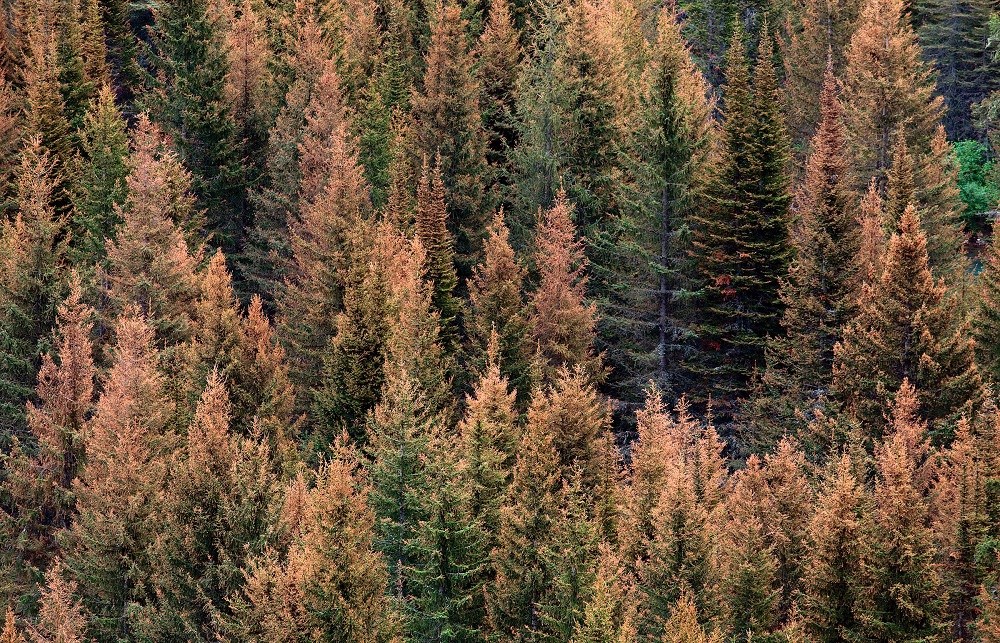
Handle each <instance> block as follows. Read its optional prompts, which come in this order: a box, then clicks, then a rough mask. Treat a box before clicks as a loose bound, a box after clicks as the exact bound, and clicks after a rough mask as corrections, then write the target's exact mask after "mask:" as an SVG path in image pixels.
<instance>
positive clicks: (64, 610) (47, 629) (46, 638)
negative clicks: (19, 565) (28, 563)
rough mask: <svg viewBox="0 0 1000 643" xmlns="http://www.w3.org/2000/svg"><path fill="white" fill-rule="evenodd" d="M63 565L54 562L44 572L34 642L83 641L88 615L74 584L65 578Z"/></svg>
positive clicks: (33, 634)
mask: <svg viewBox="0 0 1000 643" xmlns="http://www.w3.org/2000/svg"><path fill="white" fill-rule="evenodd" d="M65 573H66V570H65V568H64V567H63V564H62V563H61V562H60V561H56V562H55V563H54V564H53V565H52V566H51V567H50V568H49V570H48V572H46V573H45V587H44V588H43V589H42V598H41V604H40V606H39V609H38V623H37V624H36V625H35V626H34V627H33V628H32V632H31V634H32V638H33V639H34V640H35V643H83V641H85V640H86V638H85V636H86V629H87V614H86V612H85V611H84V609H83V606H82V605H81V604H80V599H79V598H77V596H76V590H77V584H76V583H75V582H74V581H72V580H66V578H64V575H65Z"/></svg>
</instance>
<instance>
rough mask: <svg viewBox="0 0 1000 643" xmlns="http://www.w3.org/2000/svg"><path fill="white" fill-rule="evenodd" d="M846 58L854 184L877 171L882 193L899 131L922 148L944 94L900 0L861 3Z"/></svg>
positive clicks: (858, 187)
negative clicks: (936, 91) (936, 94)
mask: <svg viewBox="0 0 1000 643" xmlns="http://www.w3.org/2000/svg"><path fill="white" fill-rule="evenodd" d="M845 58H846V62H845V67H844V73H843V86H844V89H843V94H842V100H843V102H844V116H845V125H846V131H847V140H848V144H849V146H850V150H851V156H852V158H853V165H854V172H853V174H854V185H855V189H856V190H857V191H858V192H861V191H863V190H864V188H865V186H867V184H868V181H869V180H870V179H871V178H872V177H874V178H875V179H876V181H877V183H878V185H879V189H880V192H882V193H883V194H884V189H885V180H886V172H887V171H888V169H889V166H890V161H891V159H892V145H893V142H894V139H893V137H894V136H895V133H896V132H897V131H900V130H901V131H903V132H904V133H905V136H906V140H907V144H908V145H909V146H910V147H911V149H913V150H918V151H919V152H920V153H924V151H925V150H927V148H928V147H929V144H930V139H931V136H932V135H933V133H934V129H935V128H936V127H937V125H938V123H939V122H940V119H941V113H942V107H943V105H942V100H941V98H939V97H934V95H933V94H934V79H933V71H932V69H931V67H930V65H928V64H927V63H925V62H924V61H923V60H921V58H920V46H919V45H918V44H917V36H916V34H915V33H914V32H913V29H912V27H911V26H910V21H909V17H908V15H907V14H906V5H905V3H903V2H901V1H900V0H870V1H867V2H865V3H863V4H862V6H861V11H860V15H859V17H858V25H857V29H856V30H855V32H854V35H853V36H852V37H851V41H850V43H849V45H848V47H847V50H846V53H845Z"/></svg>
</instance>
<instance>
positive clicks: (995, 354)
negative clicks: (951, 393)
mask: <svg viewBox="0 0 1000 643" xmlns="http://www.w3.org/2000/svg"><path fill="white" fill-rule="evenodd" d="M998 226H1000V223H996V222H995V223H994V224H993V233H994V235H993V239H994V241H993V242H992V243H991V244H990V246H989V248H988V249H987V251H986V257H985V258H984V260H983V271H982V272H981V273H980V275H979V284H978V285H979V299H978V309H977V310H976V315H975V317H974V319H973V329H974V331H975V336H976V363H977V364H978V365H979V367H980V368H981V369H982V370H983V375H984V376H985V377H987V378H988V379H990V380H991V381H997V379H998V378H1000V250H998V246H997V243H998V242H997V238H998V237H997V236H996V234H997V233H998V232H1000V227H998Z"/></svg>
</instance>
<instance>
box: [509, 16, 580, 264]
mask: <svg viewBox="0 0 1000 643" xmlns="http://www.w3.org/2000/svg"><path fill="white" fill-rule="evenodd" d="M532 9H533V13H534V14H535V16H534V18H535V19H534V21H533V24H531V25H530V28H528V29H527V30H526V32H527V37H528V40H527V45H526V47H525V50H526V51H525V59H524V62H523V63H522V66H521V70H520V73H519V74H518V80H517V110H516V111H517V122H518V128H517V129H518V131H517V146H516V147H515V148H514V149H513V150H512V152H511V163H512V165H513V167H514V177H515V178H514V182H513V187H512V189H511V193H510V195H509V197H508V199H507V201H508V202H509V203H510V204H511V206H512V207H511V211H510V214H511V215H512V217H513V218H512V220H511V232H512V234H513V236H514V240H515V241H514V247H515V248H521V247H524V246H526V245H528V243H529V239H530V236H529V232H530V230H531V229H532V223H533V220H532V219H533V217H534V216H535V213H536V212H537V210H538V208H549V207H551V206H552V205H553V203H554V202H555V200H556V195H557V192H558V191H559V188H560V185H561V179H562V174H563V172H564V168H565V165H566V163H567V162H568V161H567V156H568V151H567V150H566V146H565V137H563V136H562V132H563V131H564V130H565V129H566V128H567V127H568V124H567V121H568V119H569V114H568V113H567V112H568V111H569V109H570V107H569V90H568V88H567V83H566V79H565V77H564V75H563V73H562V69H561V68H560V66H559V65H558V61H559V59H560V58H561V56H562V53H563V51H564V49H565V46H566V33H565V27H566V20H567V17H566V15H565V7H564V6H563V5H562V4H561V3H560V2H557V1H555V0H539V2H537V3H536V4H535V6H534V7H532Z"/></svg>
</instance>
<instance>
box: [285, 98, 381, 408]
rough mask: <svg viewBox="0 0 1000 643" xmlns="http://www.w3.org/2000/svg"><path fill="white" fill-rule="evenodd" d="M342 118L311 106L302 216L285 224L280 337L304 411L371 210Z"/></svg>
mask: <svg viewBox="0 0 1000 643" xmlns="http://www.w3.org/2000/svg"><path fill="white" fill-rule="evenodd" d="M341 110H342V108H341V107H340V106H339V105H338V104H337V103H336V102H333V103H315V104H313V106H312V110H311V111H310V113H309V116H308V118H309V121H308V122H309V125H307V131H306V134H305V136H304V137H303V142H302V146H301V148H300V161H299V164H300V169H301V176H302V180H301V183H300V188H299V198H300V203H301V209H300V211H299V213H298V215H297V216H295V217H294V218H293V219H292V220H290V221H289V222H288V226H289V241H290V244H291V251H292V256H291V263H290V265H289V269H288V276H287V277H286V283H285V287H284V288H283V290H282V293H281V297H280V298H279V302H278V304H279V305H278V329H279V334H280V336H281V338H282V341H283V343H284V344H285V346H286V348H287V350H288V357H289V364H290V366H291V368H292V376H293V381H294V382H295V385H296V387H297V388H298V393H299V396H300V404H302V405H303V406H305V405H307V404H308V403H310V402H311V401H312V397H313V395H314V394H315V391H316V390H317V389H318V386H319V379H320V378H319V375H320V369H321V366H322V359H321V355H322V352H323V351H324V350H325V349H326V347H327V344H328V343H329V341H330V338H331V337H332V336H333V334H334V327H333V323H334V321H335V316H336V314H337V313H338V312H339V311H340V310H341V308H342V306H343V289H344V277H345V275H346V273H347V267H348V266H349V265H350V264H351V262H352V261H353V260H354V258H355V256H356V254H357V251H356V250H355V248H356V247H357V245H358V243H359V241H360V238H362V235H363V232H362V229H363V223H364V221H365V219H366V218H367V215H368V208H369V206H370V203H369V201H368V194H367V185H366V184H365V180H364V175H363V172H362V170H361V168H360V166H359V165H358V160H357V151H356V149H355V146H354V141H353V139H352V137H351V136H350V133H349V131H348V129H347V123H346V122H344V121H343V119H342V118H341V115H342V111H341Z"/></svg>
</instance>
